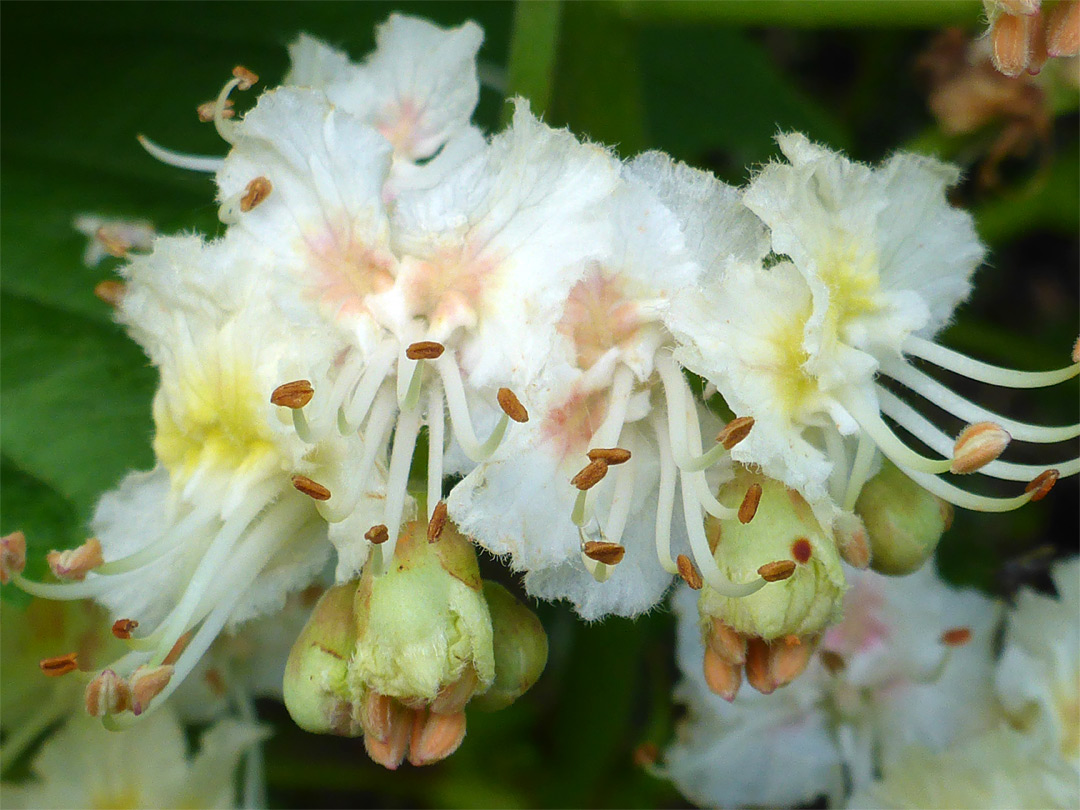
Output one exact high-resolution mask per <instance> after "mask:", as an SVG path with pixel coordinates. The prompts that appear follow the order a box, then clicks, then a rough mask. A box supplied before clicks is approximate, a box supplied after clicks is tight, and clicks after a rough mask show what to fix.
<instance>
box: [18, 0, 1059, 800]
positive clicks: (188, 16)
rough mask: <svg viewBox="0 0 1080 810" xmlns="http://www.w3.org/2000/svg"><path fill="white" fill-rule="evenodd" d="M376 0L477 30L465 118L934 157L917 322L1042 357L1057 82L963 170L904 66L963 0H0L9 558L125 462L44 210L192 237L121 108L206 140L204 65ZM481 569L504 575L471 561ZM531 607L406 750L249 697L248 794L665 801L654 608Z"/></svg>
mask: <svg viewBox="0 0 1080 810" xmlns="http://www.w3.org/2000/svg"><path fill="white" fill-rule="evenodd" d="M395 10H396V11H402V12H407V13H415V14H419V15H423V16H426V17H428V18H430V19H432V20H434V21H436V22H439V23H442V24H446V25H451V24H458V23H460V22H461V21H463V20H465V19H473V20H475V21H477V22H478V23H480V24H481V25H482V26H483V28H484V29H485V32H486V40H485V43H484V46H483V49H482V50H481V52H480V58H481V62H482V70H481V75H482V78H483V80H484V81H485V88H484V90H483V91H482V94H481V103H480V107H479V110H478V114H477V119H478V121H479V123H480V124H481V125H482V126H485V127H487V128H489V129H494V128H496V127H497V126H498V125H499V121H500V118H501V117H502V116H503V115H504V114H505V110H506V105H505V104H504V103H503V98H504V97H505V95H507V94H512V93H514V92H521V93H524V94H526V95H528V96H529V97H530V98H531V100H532V101H533V106H534V109H538V110H542V111H544V113H545V117H546V119H547V120H548V121H549V122H550V123H553V124H559V125H561V124H567V125H569V126H570V127H571V128H572V129H573V130H574V131H575V132H577V133H579V134H581V135H587V136H589V137H592V138H594V139H596V140H600V141H603V142H606V143H610V144H615V145H617V148H618V150H619V152H620V154H622V155H624V156H629V155H632V154H634V153H636V152H638V151H640V150H642V149H647V148H659V149H663V150H666V151H668V152H671V153H672V154H674V155H675V156H676V157H678V158H680V159H682V160H685V161H688V162H690V163H692V164H694V165H697V166H700V167H705V168H709V169H711V170H713V171H715V172H717V173H718V174H719V175H720V176H721V177H722V178H723V179H725V180H728V181H729V182H733V183H741V182H743V181H745V180H746V178H747V177H748V175H749V172H750V171H751V170H752V168H753V167H754V166H756V165H760V164H761V163H763V162H765V161H767V160H768V159H769V158H770V157H772V156H774V154H775V150H774V146H773V143H772V141H771V137H772V135H773V134H774V133H775V132H776V131H777V130H780V129H798V130H802V131H804V132H806V133H808V134H809V135H810V136H811V137H813V138H815V139H817V140H820V141H822V142H824V143H826V144H828V145H830V146H832V147H835V148H842V149H844V150H846V151H847V152H848V153H849V154H850V155H851V156H852V157H854V158H857V159H860V160H866V161H877V160H879V159H881V158H882V157H884V156H886V155H887V154H888V153H890V152H891V151H893V150H895V149H897V148H901V147H908V148H920V149H924V150H927V151H931V152H934V153H937V154H939V155H942V156H944V157H946V158H948V159H951V160H956V161H958V162H960V163H961V164H962V165H963V166H964V168H965V170H968V171H969V172H970V177H969V179H968V180H967V181H966V182H965V184H964V186H963V187H962V188H961V189H960V190H959V191H958V195H957V201H958V202H960V203H961V204H963V205H965V206H967V207H970V208H971V210H972V211H973V212H974V213H975V215H976V218H977V221H978V227H979V231H980V234H981V235H982V237H983V239H984V240H985V241H986V242H987V243H988V244H989V245H990V247H991V251H992V252H991V257H990V261H989V263H988V264H987V266H986V267H984V268H983V269H982V270H981V271H980V272H979V275H978V277H977V285H978V289H977V291H976V293H975V295H974V296H973V298H972V300H971V301H970V302H969V303H968V304H967V305H966V306H965V307H963V308H962V309H961V311H960V313H959V314H958V317H957V319H956V321H955V323H954V324H953V325H952V326H951V327H950V329H949V331H948V333H947V336H946V338H945V342H946V343H947V344H948V345H951V346H953V347H955V348H957V349H960V350H962V351H965V352H967V353H970V354H972V355H974V356H976V357H979V358H980V359H985V360H989V361H992V362H997V363H1001V364H1005V365H1011V366H1015V367H1019V368H1024V369H1044V368H1052V367H1057V366H1059V365H1062V364H1063V363H1064V362H1066V361H1067V357H1068V351H1069V349H1070V347H1071V346H1072V343H1073V341H1074V340H1075V339H1076V335H1077V331H1078V314H1077V312H1078V310H1077V300H1078V283H1077V268H1078V264H1080V247H1078V238H1077V233H1078V219H1080V162H1078V142H1077V115H1076V99H1075V92H1073V93H1072V95H1069V93H1067V92H1066V93H1064V94H1061V95H1054V94H1051V95H1050V96H1048V97H1047V99H1046V100H1045V101H1046V105H1047V110H1048V112H1047V115H1048V116H1049V118H1050V127H1049V131H1048V134H1047V135H1046V137H1045V138H1044V141H1043V142H1042V143H1041V145H1038V146H1036V148H1035V149H1034V150H1033V154H1032V155H1028V156H1024V155H1019V156H1013V157H1009V158H1008V159H1006V160H1005V161H1004V162H1003V163H1002V164H1001V167H1000V174H1001V181H1000V183H998V184H997V185H995V186H993V187H986V186H985V184H980V183H978V182H976V180H975V179H973V178H974V177H975V176H976V174H977V169H978V166H979V165H980V163H981V161H983V160H984V159H985V156H986V154H987V151H988V149H990V148H992V144H993V143H995V139H996V138H998V137H999V134H1000V130H1001V128H1002V126H1004V125H1002V124H1000V123H995V122H993V121H992V122H990V123H989V124H987V126H985V127H983V128H981V129H980V130H979V131H978V132H974V133H971V134H966V135H962V136H955V135H946V134H944V133H943V131H942V129H941V128H940V127H939V126H938V124H937V123H936V122H935V119H934V117H933V116H932V115H931V113H930V112H929V110H928V108H927V92H926V85H925V80H923V79H920V75H919V72H918V71H917V70H916V68H915V65H916V61H917V59H918V57H919V54H920V53H921V52H923V51H924V50H925V49H926V48H927V47H928V45H929V44H930V42H931V40H932V38H933V37H934V36H935V35H936V34H938V33H940V31H941V30H942V28H944V27H945V26H947V25H957V26H960V27H961V28H963V29H964V30H965V31H967V32H969V33H973V34H974V33H977V32H979V31H980V22H979V15H980V12H981V4H980V3H978V2H951V1H949V0H939V1H937V2H934V1H933V0H931V1H930V2H908V0H890V1H889V2H876V3H873V2H871V3H860V2H832V1H830V2H821V3H818V2H811V1H810V0H806V2H803V1H802V0H796V1H795V2H781V1H780V0H777V1H776V2H761V3H756V2H736V3H706V2H701V3H695V2H669V3H630V2H609V3H587V2H580V3H572V4H567V5H565V6H560V5H558V4H555V3H548V2H534V3H526V4H523V5H521V6H514V5H512V4H509V3H459V2H440V3H437V4H436V3H432V4H423V3H409V4H383V3H363V4H347V3H315V2H312V3H304V4H293V3H263V2H245V3H231V2H221V3H183V4H180V3H154V4H136V3H74V4H66V3H48V4H41V3H29V2H28V3H6V4H4V6H3V12H2V13H3V19H2V23H3V25H2V50H0V60H2V70H0V121H2V124H0V127H2V137H0V174H2V186H0V194H2V200H0V204H2V225H0V228H2V232H0V238H2V251H3V252H2V276H0V346H2V366H0V387H2V397H3V398H2V422H0V443H2V466H0V531H2V532H3V533H7V532H10V531H13V530H14V529H16V528H19V529H23V530H24V531H25V532H26V534H27V537H28V539H29V542H30V555H31V557H32V558H33V559H34V561H35V562H34V563H32V564H31V566H30V570H29V572H30V573H31V574H37V573H39V572H40V566H41V562H40V558H41V556H42V554H43V552H44V551H45V550H47V549H49V548H57V547H66V546H73V545H76V544H78V543H79V542H81V540H82V539H83V531H84V526H85V523H86V520H87V518H88V517H89V514H90V512H91V510H92V508H93V505H94V502H95V500H96V498H97V497H98V496H99V495H100V494H101V493H102V492H103V491H104V490H106V489H108V488H110V487H112V486H114V485H115V484H116V483H117V481H118V480H119V479H120V477H121V476H122V475H123V473H124V472H125V471H126V470H129V469H132V468H146V467H149V466H150V464H151V452H150V436H151V420H150V407H149V403H150V397H151V395H152V392H153V388H154V385H155V375H154V373H153V372H152V370H151V369H150V368H148V366H147V364H146V361H145V359H144V357H143V355H142V353H141V351H140V350H139V349H138V347H137V346H135V344H134V343H132V342H131V341H129V340H128V339H127V338H126V337H125V336H124V334H123V333H122V331H121V330H120V329H119V328H118V327H117V326H116V325H115V324H113V323H112V321H111V317H110V316H111V313H110V310H109V308H108V307H107V306H106V305H105V304H103V303H101V302H100V301H98V300H97V299H96V298H95V297H94V295H93V293H92V291H93V288H94V285H95V284H96V283H97V282H98V281H101V280H103V279H105V278H108V277H110V269H111V266H113V265H115V262H114V261H112V260H110V262H107V263H105V264H104V265H102V266H100V267H98V268H94V269H90V268H86V267H84V266H83V265H82V263H81V260H80V259H81V254H82V250H83V247H84V239H83V237H82V236H81V235H79V234H77V233H76V232H75V231H74V230H73V229H72V227H71V220H72V218H73V217H74V216H75V215H76V214H78V213H82V212H95V213H102V214H105V215H110V216H119V217H130V218H145V219H150V220H151V221H153V222H154V223H155V225H156V226H157V227H158V228H159V230H160V231H162V232H165V233H170V232H177V231H190V230H198V231H201V232H203V233H207V234H213V233H215V232H216V231H217V229H218V228H219V227H220V226H219V224H218V222H217V219H216V207H215V206H214V204H213V191H214V190H213V186H212V183H211V181H210V179H209V178H208V177H206V176H204V175H194V174H189V173H185V172H182V171H179V170H175V169H172V168H170V167H167V166H163V165H161V164H159V163H157V162H155V161H154V160H153V159H151V158H150V157H149V156H148V155H146V154H145V153H144V152H143V151H142V149H141V148H140V147H139V146H138V144H137V143H136V141H135V135H136V133H145V134H147V135H148V136H150V137H151V138H153V139H155V140H157V141H158V142H160V143H162V144H164V145H166V146H168V147H170V148H174V149H178V150H181V151H189V152H196V153H205V154H222V153H223V151H224V144H222V143H221V142H220V141H219V140H218V139H217V137H216V135H215V133H214V131H213V128H212V127H210V126H208V125H204V124H200V123H199V122H198V120H197V118H196V116H195V107H196V105H197V104H199V103H200V102H203V101H205V100H207V99H210V98H212V97H213V96H214V95H215V94H216V92H217V90H218V88H219V87H220V85H221V84H222V83H223V82H224V80H225V79H226V78H227V77H228V75H229V71H230V70H231V68H232V67H233V65H235V64H244V65H246V66H248V67H250V68H251V69H253V70H255V71H256V72H257V73H259V74H260V76H261V77H262V82H261V85H260V86H262V87H268V86H273V85H274V84H276V83H277V82H278V81H279V80H280V79H281V77H282V76H283V75H284V73H285V71H286V69H287V59H286V52H285V45H286V44H287V43H288V42H289V41H290V40H291V39H292V38H293V37H294V36H295V35H296V33H298V32H299V31H307V32H309V33H312V34H314V35H316V36H319V37H322V38H325V39H326V40H328V41H329V42H330V43H332V44H334V45H337V46H339V47H342V48H345V49H347V50H348V51H349V52H350V53H351V54H352V55H353V57H354V58H359V57H361V56H362V55H364V54H365V53H366V52H367V51H369V50H370V49H371V47H372V45H373V35H372V29H373V27H374V25H375V24H376V23H378V22H380V21H382V20H383V19H385V18H386V16H387V15H388V14H389V13H390V12H391V11H395ZM252 96H253V94H252ZM238 103H239V104H240V105H245V104H248V103H250V99H245V98H241V99H239V100H238ZM950 382H952V381H950ZM961 387H962V389H963V390H964V391H965V392H967V393H969V394H971V395H973V396H976V397H978V398H979V399H980V401H982V402H984V403H986V404H987V405H989V406H991V407H993V408H997V409H1000V410H1004V411H1006V412H1008V413H1009V414H1010V415H1013V416H1016V417H1019V418H1025V419H1030V420H1033V421H1042V422H1045V423H1067V422H1070V421H1075V419H1076V418H1077V394H1076V385H1075V381H1074V383H1071V384H1066V385H1062V386H1058V387H1057V388H1055V389H1053V390H1050V391H1046V392H1030V391H1028V392H1024V391H999V390H986V389H980V388H979V387H977V386H976V387H963V386H961ZM950 427H954V426H953V425H950ZM1055 450H1056V453H1055V455H1054V456H1053V458H1049V457H1048V456H1047V455H1045V453H1046V452H1050V451H1046V450H1043V451H1042V452H1043V453H1044V454H1043V455H1040V454H1039V453H1038V452H1036V453H1035V454H1034V456H1033V457H1031V456H1030V455H1024V453H1022V452H1017V453H1016V454H1014V455H1012V456H1010V457H1011V458H1014V459H1015V460H1035V459H1041V460H1042V461H1049V460H1055V459H1059V458H1063V457H1066V456H1068V455H1069V454H1070V452H1072V453H1074V454H1075V447H1072V448H1070V447H1058V448H1056V449H1055ZM1078 500H1080V499H1078V489H1077V482H1076V479H1075V478H1074V479H1071V480H1069V481H1065V482H1062V483H1061V484H1059V486H1058V487H1057V489H1056V490H1055V491H1054V493H1053V494H1052V495H1051V497H1050V498H1048V499H1047V500H1046V501H1044V502H1042V503H1041V504H1039V505H1037V506H1029V507H1028V508H1026V509H1023V510H1020V511H1019V512H1016V513H1012V514H1009V515H1006V516H989V515H973V514H968V513H958V515H957V519H956V523H955V525H954V527H953V529H952V530H951V531H950V533H949V534H948V535H947V536H946V539H945V541H944V543H943V546H942V552H941V560H940V564H941V567H942V570H943V571H944V573H945V574H946V575H947V576H948V577H949V578H951V579H952V580H954V581H956V582H963V583H970V584H975V585H978V586H979V587H982V588H984V589H986V590H988V591H991V592H994V593H1000V594H1003V595H1008V593H1009V592H1010V591H1011V590H1012V589H1014V588H1015V587H1016V586H1017V584H1018V583H1020V582H1026V581H1031V580H1033V579H1034V580H1036V581H1038V579H1039V577H1040V576H1041V575H1042V572H1043V571H1044V569H1045V557H1046V556H1049V555H1048V554H1047V555H1043V556H1040V555H1039V554H1037V553H1036V554H1032V552H1033V551H1034V550H1038V549H1041V548H1044V547H1049V548H1051V549H1056V552H1055V553H1063V552H1064V551H1066V550H1072V551H1074V550H1075V548H1076V544H1077V535H1078V528H1077V504H1078ZM484 565H485V567H486V569H487V570H486V574H487V575H488V576H491V577H497V578H500V579H502V580H503V581H504V582H507V583H508V584H511V585H512V584H513V583H512V582H511V581H510V579H509V578H508V577H507V576H506V575H505V573H503V572H501V571H500V570H499V568H498V566H497V564H496V563H495V562H494V561H491V560H485V561H484ZM35 566H36V567H35ZM4 596H5V598H11V597H10V594H8V593H7V592H6V591H5V593H4ZM539 612H540V614H541V617H542V618H543V620H544V622H545V626H546V627H547V629H548V632H549V634H550V637H551V659H550V663H549V667H548V671H547V672H546V674H545V676H544V677H543V679H542V680H541V681H540V683H539V685H538V686H537V687H536V688H535V689H534V690H533V691H532V692H531V693H530V694H529V695H527V696H526V698H524V699H522V700H521V701H519V702H518V703H517V704H516V705H515V706H513V707H511V708H510V709H509V710H506V711H504V712H501V713H499V714H495V715H481V714H479V713H471V714H470V717H469V734H468V737H467V738H466V741H465V743H464V745H463V746H462V748H461V750H459V751H458V753H456V754H455V755H454V756H453V757H451V758H450V759H449V760H447V761H446V762H443V763H441V764H439V765H437V766H434V767H430V768H426V769H408V770H406V771H404V772H399V773H397V774H394V773H389V772H386V771H384V770H382V769H381V768H379V767H378V766H375V765H373V764H372V763H371V762H370V761H369V760H368V759H367V757H366V756H365V754H364V752H363V747H362V744H361V742H360V741H359V740H355V741H353V740H341V739H331V738H320V737H315V736H312V735H309V734H306V733H304V732H301V731H299V730H298V729H296V728H295V727H294V726H293V725H292V724H291V723H290V722H289V721H288V718H287V717H286V715H285V713H284V710H283V709H282V708H281V707H280V706H278V705H275V704H273V703H269V702H267V703H264V704H261V705H260V711H261V713H262V715H263V717H264V718H265V719H266V720H268V721H270V722H272V723H273V724H274V725H275V727H276V728H277V733H276V736H275V737H274V738H273V739H272V740H271V741H270V743H269V745H268V754H267V755H268V768H267V773H268V776H269V787H270V798H271V803H272V804H273V805H274V806H336V807H355V806H383V807H387V806H389V807H395V806H401V807H406V806H409V807H436V806H462V807H531V806H553V807H554V806H557V807H586V806H590V807H594V806H595V807H656V806H685V804H684V802H683V800H681V799H680V798H679V797H678V795H677V794H676V793H675V792H674V791H673V789H671V788H670V787H669V786H668V785H666V783H664V782H662V781H659V780H656V779H654V778H652V777H650V776H649V775H647V774H646V773H645V772H644V771H643V770H641V769H640V768H638V767H636V766H635V765H634V763H633V756H632V754H633V751H634V749H635V747H636V746H638V745H639V744H640V743H642V742H646V741H651V742H655V743H658V744H662V743H663V742H664V741H665V739H666V738H667V736H668V735H669V734H670V732H671V728H672V724H673V722H674V720H675V714H674V710H673V709H672V707H671V706H670V702H669V695H670V692H671V686H672V684H673V681H674V677H675V672H674V669H673V664H672V660H671V659H672V656H671V650H672V633H671V622H670V617H669V616H668V615H666V613H664V612H663V611H657V612H655V613H654V614H653V615H651V616H649V617H647V618H645V619H643V620H640V621H638V622H636V623H630V622H627V621H608V622H606V623H604V624H602V625H592V626H586V625H584V624H581V623H579V622H577V621H576V620H575V619H574V617H573V616H572V614H571V613H570V612H569V611H568V610H566V609H564V608H563V607H561V606H557V605H556V606H541V608H540V609H539Z"/></svg>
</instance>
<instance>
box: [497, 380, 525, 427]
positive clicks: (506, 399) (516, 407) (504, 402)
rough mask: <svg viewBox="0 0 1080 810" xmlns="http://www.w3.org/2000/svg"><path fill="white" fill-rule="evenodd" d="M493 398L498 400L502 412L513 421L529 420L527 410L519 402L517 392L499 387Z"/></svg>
mask: <svg viewBox="0 0 1080 810" xmlns="http://www.w3.org/2000/svg"><path fill="white" fill-rule="evenodd" d="M495 398H496V399H497V400H498V401H499V407H500V408H502V411H503V413H505V414H506V415H507V416H509V417H510V418H511V419H513V420H514V421H515V422H523V423H524V422H528V421H529V412H528V411H527V410H525V406H524V405H522V404H521V400H520V399H518V398H517V394H515V393H514V392H513V391H511V390H510V389H509V388H500V389H499V392H498V393H497V394H496V395H495Z"/></svg>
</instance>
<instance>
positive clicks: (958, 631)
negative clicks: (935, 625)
mask: <svg viewBox="0 0 1080 810" xmlns="http://www.w3.org/2000/svg"><path fill="white" fill-rule="evenodd" d="M969 641H971V628H970V627H950V628H949V629H948V630H946V631H945V632H944V633H942V634H941V643H942V644H944V645H945V646H946V647H963V646H964V645H965V644H967V643H968V642H969Z"/></svg>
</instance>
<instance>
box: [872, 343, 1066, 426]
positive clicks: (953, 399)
mask: <svg viewBox="0 0 1080 810" xmlns="http://www.w3.org/2000/svg"><path fill="white" fill-rule="evenodd" d="M881 371H882V373H883V374H886V375H888V376H889V377H892V378H893V379H894V380H896V381H897V382H899V383H901V384H903V385H905V386H907V387H908V388H910V389H911V390H912V391H914V392H915V393H917V394H919V395H920V396H923V397H925V398H926V399H928V400H929V401H930V402H932V403H934V404H935V405H937V406H938V407H939V408H942V409H943V410H946V411H948V412H949V413H951V414H952V415H953V416H956V417H959V418H960V419H964V420H966V421H968V422H994V423H996V424H997V425H999V426H1000V427H1002V428H1003V429H1005V430H1007V431H1008V432H1009V435H1010V436H1012V437H1013V439H1016V440H1017V441H1022V442H1033V443H1036V444H1050V443H1053V442H1063V441H1068V440H1069V439H1075V438H1076V437H1077V436H1080V424H1074V425H1062V426H1054V427H1045V426H1043V425H1032V424H1028V423H1026V422H1017V421H1015V420H1013V419H1007V418H1005V417H1003V416H1001V415H1000V414H996V413H994V412H993V411H990V410H987V409H986V408H982V407H980V406H978V405H976V404H975V403H974V402H971V401H970V400H967V399H964V397H962V396H960V395H959V394H957V393H954V392H953V391H950V390H949V389H948V388H946V387H945V386H944V385H942V384H941V383H939V382H938V381H937V380H935V379H934V378H933V377H930V376H928V375H926V374H924V373H923V372H921V371H919V370H918V369H916V368H913V367H912V366H909V365H908V364H906V363H890V364H887V365H885V366H882V369H881Z"/></svg>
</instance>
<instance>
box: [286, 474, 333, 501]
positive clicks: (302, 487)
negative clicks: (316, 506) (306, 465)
mask: <svg viewBox="0 0 1080 810" xmlns="http://www.w3.org/2000/svg"><path fill="white" fill-rule="evenodd" d="M292 485H293V486H294V487H296V489H297V490H298V491H300V492H303V493H304V494H305V495H307V496H308V497H309V498H311V499H313V500H316V501H328V500H330V490H328V489H327V488H326V487H324V486H323V485H322V484H319V483H317V482H315V481H312V480H311V479H310V478H308V477H307V476H306V475H294V476H293V477H292Z"/></svg>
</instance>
